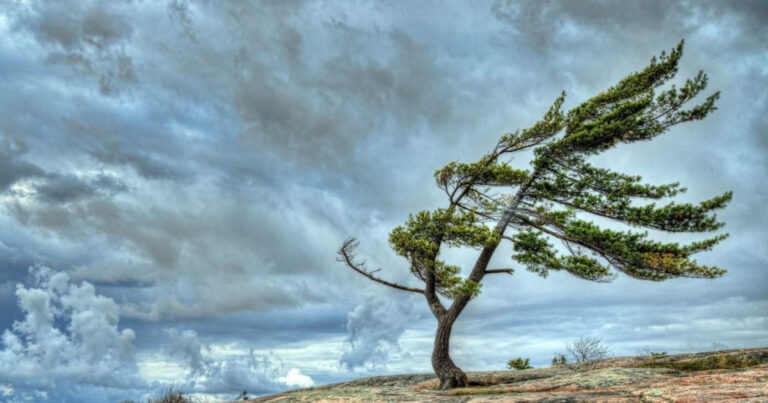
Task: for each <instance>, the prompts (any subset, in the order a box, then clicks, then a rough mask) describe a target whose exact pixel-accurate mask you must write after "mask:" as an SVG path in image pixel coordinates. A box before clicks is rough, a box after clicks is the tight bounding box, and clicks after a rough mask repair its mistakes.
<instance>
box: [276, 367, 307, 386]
mask: <svg viewBox="0 0 768 403" xmlns="http://www.w3.org/2000/svg"><path fill="white" fill-rule="evenodd" d="M278 380H279V381H280V382H282V383H284V384H286V385H288V386H296V387H299V388H308V387H310V386H312V385H314V384H315V382H314V381H313V380H312V378H310V377H309V376H307V375H304V374H302V373H301V370H300V369H298V368H291V369H289V370H288V373H287V374H285V376H281V377H280V378H278Z"/></svg>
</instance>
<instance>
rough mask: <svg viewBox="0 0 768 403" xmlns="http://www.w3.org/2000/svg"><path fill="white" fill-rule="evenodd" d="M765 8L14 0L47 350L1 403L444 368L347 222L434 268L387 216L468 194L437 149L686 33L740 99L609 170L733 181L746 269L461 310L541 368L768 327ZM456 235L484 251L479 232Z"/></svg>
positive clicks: (462, 330)
mask: <svg viewBox="0 0 768 403" xmlns="http://www.w3.org/2000/svg"><path fill="white" fill-rule="evenodd" d="M767 27H768V6H767V5H766V3H765V2H762V1H739V2H718V1H695V2H694V1H677V2H664V1H642V2H641V1H627V2H621V3H616V2H610V1H590V2H587V1H569V2H555V1H522V2H518V1H484V2H418V3H414V2H386V3H373V2H369V3H365V2H359V3H355V4H348V3H342V2H333V1H320V0H318V1H260V2H238V1H216V2H214V1H208V0H169V1H158V2H138V1H131V0H121V1H105V0H88V1H76V0H69V1H58V2H46V1H5V2H0V77H2V80H0V270H1V271H0V303H2V304H3V306H6V307H9V308H8V309H4V310H3V313H2V315H0V325H2V326H3V329H0V330H5V333H4V334H7V335H8V336H4V337H3V343H4V344H3V345H2V350H0V352H2V353H1V354H4V356H3V357H5V358H6V359H7V360H0V365H4V364H2V363H3V362H10V361H8V360H17V361H19V362H25V363H28V366H26V367H25V368H27V371H26V372H14V374H15V375H13V377H12V378H11V377H8V376H6V377H5V378H2V377H0V401H18V400H19V399H21V398H22V396H24V397H26V396H30V397H35V398H36V399H38V400H40V401H45V398H43V396H47V399H48V401H57V402H58V401H67V399H72V398H73V396H78V395H79V396H80V397H81V398H82V396H92V399H91V401H105V399H106V398H109V399H112V398H113V397H114V398H115V399H113V400H119V399H123V398H125V399H128V398H141V397H143V396H146V395H147V394H148V393H154V392H156V391H157V390H158V389H160V388H161V386H162V384H164V383H171V382H174V381H176V383H177V384H179V382H178V381H179V380H181V379H188V378H187V377H192V378H189V379H192V380H190V381H189V383H186V384H184V385H183V386H185V387H187V388H188V389H189V390H190V391H192V392H194V393H199V394H201V395H208V396H217V397H222V398H233V397H234V396H236V395H237V393H239V392H240V391H241V390H242V389H244V388H247V389H248V390H249V392H250V393H251V394H255V393H267V392H271V391H277V390H281V389H286V388H289V387H297V386H304V385H308V384H309V383H310V381H311V382H313V383H314V384H322V383H328V382H333V381H341V380H346V379H349V378H351V377H357V376H363V375H367V374H374V373H376V374H378V373H387V372H414V371H429V370H430V367H429V353H430V349H431V338H432V336H433V332H434V325H435V323H434V320H433V319H432V318H431V316H430V314H429V312H428V310H427V309H426V304H425V303H424V301H422V300H421V299H420V298H417V297H416V296H407V297H404V296H401V295H398V294H397V293H393V292H390V291H389V290H381V289H379V288H377V287H376V285H374V284H368V283H367V281H366V279H364V278H361V276H358V275H356V274H355V273H353V272H350V271H347V270H345V269H344V268H343V267H342V266H340V265H339V264H338V262H336V260H335V258H336V250H337V248H338V247H339V246H340V244H341V242H342V241H343V240H344V239H345V238H346V237H347V236H351V235H353V236H356V237H358V238H359V240H360V250H359V253H360V255H361V257H365V259H366V260H367V261H368V264H369V265H370V266H371V267H372V268H375V267H381V268H382V271H381V272H380V273H379V274H381V275H382V276H383V277H386V278H388V279H392V280H394V281H399V282H401V283H405V284H416V280H415V279H413V278H412V276H411V275H410V274H409V273H408V271H407V270H406V268H407V262H405V261H402V260H401V259H399V258H398V257H397V256H396V255H395V254H394V253H393V252H392V251H391V249H390V248H389V246H388V244H387V242H386V240H387V234H388V231H389V230H390V229H391V228H393V227H394V226H396V225H398V224H400V223H402V222H403V221H404V220H405V219H407V217H408V214H409V213H413V212H417V211H419V210H423V209H433V208H437V207H442V206H444V203H445V201H444V200H443V195H442V194H441V192H440V191H439V189H437V188H436V187H435V186H434V184H433V180H432V173H433V172H434V171H435V170H436V169H438V168H440V167H442V166H444V165H445V164H446V163H447V162H449V161H451V160H461V161H472V160H475V159H477V158H478V157H479V156H481V155H482V154H483V153H484V152H486V151H487V150H488V149H490V148H491V147H492V146H493V145H494V144H495V141H496V139H497V138H498V137H499V136H500V135H501V134H503V133H505V132H509V131H514V130H516V129H519V128H525V127H527V126H529V125H531V124H532V123H534V122H535V121H536V120H537V119H538V118H539V117H540V116H541V115H542V114H543V113H544V112H545V111H546V109H547V108H548V106H549V105H550V104H551V102H552V100H553V99H554V98H555V97H557V96H558V95H559V94H560V92H561V91H562V90H565V91H566V92H567V94H568V96H567V99H566V104H565V106H566V107H572V106H574V105H577V104H578V103H579V102H581V101H583V100H585V99H587V98H589V97H591V96H592V95H594V94H596V93H597V92H599V91H601V90H603V89H605V88H607V87H609V86H610V85H612V84H614V83H615V82H616V81H617V80H618V79H620V78H622V77H623V76H625V75H626V74H628V73H631V72H633V71H636V70H638V69H640V68H642V67H643V66H644V65H645V64H646V63H647V62H648V60H649V59H650V58H651V57H652V56H654V55H658V54H659V53H660V52H661V51H662V50H669V49H670V48H672V47H673V46H674V45H676V44H677V43H678V42H679V41H680V40H681V39H685V55H684V56H683V59H682V62H681V66H680V72H679V74H678V80H683V79H684V78H686V77H690V76H692V75H695V74H696V73H697V72H698V70H699V69H702V70H704V71H705V72H707V73H708V74H709V77H710V82H709V84H710V88H711V90H712V91H715V90H720V91H722V97H721V99H720V102H719V104H718V110H717V111H716V112H715V113H714V114H713V115H712V116H711V117H708V118H707V119H706V120H704V121H702V122H696V123H692V124H689V125H686V126H685V127H680V128H675V130H673V131H672V132H670V133H668V134H665V135H664V136H661V137H660V138H658V139H656V140H654V141H652V142H646V143H642V144H633V145H627V146H620V147H619V148H617V149H616V150H611V151H609V152H608V153H606V154H604V155H601V156H599V157H597V158H595V161H594V162H595V164H597V165H601V166H610V167H611V168H613V169H616V170H619V171H623V172H627V173H630V174H639V175H642V176H643V177H644V178H645V179H646V180H647V181H649V182H652V183H668V182H675V181H679V182H681V184H682V185H684V186H686V187H687V188H688V189H689V191H688V192H687V193H686V194H684V195H682V196H681V197H680V201H699V200H701V199H704V198H707V197H711V196H713V195H715V194H720V193H722V192H725V191H727V190H733V191H734V198H733V202H732V203H731V205H729V206H728V208H727V209H725V210H723V211H722V212H721V213H720V214H719V216H720V218H721V219H722V220H723V221H725V222H726V224H727V226H726V230H727V231H728V232H730V234H731V237H730V238H729V239H728V240H726V241H725V242H724V243H723V244H722V245H720V246H719V247H718V248H716V249H715V250H714V251H712V252H709V253H706V254H702V255H701V256H700V257H699V261H700V262H702V263H705V264H716V265H719V266H722V267H725V268H727V269H729V272H728V274H727V275H726V276H724V277H723V278H721V279H717V280H713V281H703V280H698V281H697V280H689V279H681V280H674V281H669V282H664V283H645V282H641V281H636V280H631V279H627V278H623V277H619V278H618V279H617V280H616V281H615V282H614V283H612V284H593V283H588V282H585V281H581V280H578V279H574V278H571V277H569V276H567V275H560V274H558V273H555V274H553V275H551V276H550V277H549V278H547V279H541V278H539V277H537V276H535V275H533V274H530V273H526V272H525V271H524V270H517V272H516V274H515V275H514V276H503V277H499V278H492V279H490V280H493V282H492V283H491V282H489V283H487V284H485V285H484V287H483V294H482V296H481V297H479V298H478V299H477V300H476V301H473V302H472V304H470V306H469V307H468V309H467V311H466V313H465V314H464V315H463V316H462V318H461V319H460V320H459V321H458V322H457V324H456V326H455V333H454V338H453V340H454V344H453V349H454V350H453V354H454V356H455V357H454V358H455V360H456V361H457V363H458V364H459V365H460V366H462V367H464V368H466V369H492V368H502V367H503V365H504V363H505V362H506V360H508V359H509V358H511V357H513V356H530V357H531V358H532V362H533V363H534V364H536V365H543V364H546V363H547V362H549V360H550V359H551V355H552V354H554V353H556V352H558V351H562V350H563V344H564V343H565V342H568V341H570V340H572V339H573V338H575V337H577V336H580V335H588V336H596V337H601V338H603V339H604V340H605V341H606V342H608V343H610V344H611V345H613V346H614V349H613V351H614V353H616V354H634V353H635V352H636V351H637V349H639V348H640V347H642V346H653V347H654V348H655V349H658V350H665V351H669V352H673V351H692V350H701V349H708V348H712V347H713V345H717V346H727V347H749V346H758V345H763V346H764V345H766V344H768V339H767V338H766V334H768V332H766V329H768V316H766V314H765V312H768V294H767V293H766V291H765V290H766V289H768V274H766V273H767V272H766V271H765V270H764V267H765V263H764V262H765V261H766V260H767V259H768V252H766V249H765V247H764V246H765V245H766V243H768V238H767V237H766V231H765V228H766V226H768V214H767V213H766V212H765V208H764V204H765V199H766V198H767V197H768V192H767V191H766V187H765V186H764V182H765V180H764V178H765V177H766V175H767V174H768V159H766V155H767V153H768V137H766V136H768V134H766V119H765V116H766V115H767V114H768V98H767V97H766V93H768V92H766V88H768V79H767V78H768V77H767V76H768V71H767V70H766V68H765V66H767V65H768V52H767V51H766V49H765V43H766V41H767V40H768V28H767ZM523 157H524V156H522V157H521V159H520V160H516V161H513V163H514V164H516V165H521V166H523V165H524V164H525V161H524V158H523ZM676 239H677V238H676ZM686 239H687V238H685V239H683V240H686ZM510 253H511V250H510V249H509V248H508V247H507V248H504V249H501V250H500V251H499V252H498V253H497V255H496V256H495V258H494V262H493V263H494V264H496V265H498V266H499V267H508V266H509V264H510V262H509V255H510ZM445 255H446V257H447V258H448V259H450V260H452V261H453V262H455V263H457V264H460V265H463V266H467V265H469V264H470V262H471V259H472V258H473V257H474V252H473V251H471V250H469V251H468V250H447V251H445ZM44 266H45V267H53V268H55V269H56V270H50V269H45V270H43V269H41V268H42V267H44ZM29 267H34V268H35V269H34V270H33V272H34V273H37V274H34V273H33V276H32V278H30V277H29V276H30V273H29V271H28V269H29ZM41 273H45V274H41ZM54 280H56V281H54ZM17 284H18V286H17ZM56 284H60V286H59V285H56ZM129 329H130V331H129ZM95 334H100V335H101V336H99V337H95V336H94V337H93V338H92V337H90V336H86V335H95ZM131 335H132V336H131ZM129 336H130V337H129ZM25 343H26V344H25ZM51 343H58V344H57V345H59V346H62V348H61V349H59V350H56V353H55V354H54V353H51V354H53V355H50V356H46V355H45V354H47V353H45V354H43V353H41V354H43V355H41V356H34V355H30V354H31V353H30V351H32V350H34V349H37V350H40V351H43V350H45V349H44V348H43V347H45V346H51V345H52V344H51ZM488 345H491V346H495V347H494V348H493V349H487V348H486V347H483V346H488ZM35 346H38V347H35ZM33 347H34V348H33ZM41 349H42V350H41ZM51 351H53V350H51ZM89 352H90V353H89ZM499 352H501V353H499ZM88 354H91V356H89V355H88ZM93 354H95V355H93ZM95 356H104V357H107V358H108V359H105V360H104V361H103V362H100V361H99V362H97V361H92V362H91V361H88V362H85V361H87V360H88V359H89V358H88V357H91V358H93V357H95ZM41 357H42V358H41ZM45 357H47V358H45ZM72 357H76V358H77V360H85V361H84V363H83V364H82V365H80V364H78V365H79V366H77V368H80V369H83V371H85V372H78V371H80V369H78V370H77V371H75V370H74V369H73V370H71V371H70V370H69V369H72V368H74V367H72V366H70V364H71V365H74V364H75V363H79V361H71V360H70V358H72ZM43 358H45V359H48V360H52V361H50V362H57V363H59V364H57V365H53V366H50V365H43V364H41V363H42V362H43V361H40V360H42V359H43ZM72 359H74V358H72ZM57 360H58V361H57ZM99 365H102V366H105V367H104V368H101V367H99V368H97V369H98V371H97V370H94V371H91V370H90V369H92V368H93V367H94V366H99ZM117 367H119V368H120V369H119V370H118V371H117V372H116V374H118V375H119V374H121V373H123V372H120V371H126V372H125V373H136V374H138V375H137V376H133V377H129V376H126V377H122V376H118V375H114V374H113V375H114V376H113V375H109V373H110V371H112V370H113V369H114V368H117ZM89 368H90V369H89ZM54 372H55V373H54ZM0 373H3V374H5V373H6V371H0ZM97 374H104V377H102V378H95V377H96V376H97ZM40 379H50V381H49V382H47V383H46V382H42V381H39V380H40ZM206 379H207V380H206ZM204 380H205V381H204ZM41 382H42V383H41ZM65 384H66V385H69V386H68V387H67V388H64V387H62V386H61V385H65ZM33 395H34V396H33ZM118 397H119V398H118ZM78 401H82V400H78Z"/></svg>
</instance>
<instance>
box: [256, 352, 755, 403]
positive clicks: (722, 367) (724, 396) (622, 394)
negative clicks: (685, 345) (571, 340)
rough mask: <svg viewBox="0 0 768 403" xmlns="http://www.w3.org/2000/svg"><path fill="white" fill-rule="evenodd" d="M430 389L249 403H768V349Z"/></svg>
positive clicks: (415, 385) (307, 392)
mask: <svg viewBox="0 0 768 403" xmlns="http://www.w3.org/2000/svg"><path fill="white" fill-rule="evenodd" d="M468 375H469V380H470V386H469V387H467V388H460V389H454V390H450V391H440V390H436V387H437V379H435V378H434V375H432V374H419V375H395V376H381V377H373V378H365V379H358V380H355V381H351V382H344V383H338V384H333V385H325V386H319V387H315V388H307V389H300V390H295V391H290V392H285V393H280V394H277V395H271V396H264V397H259V398H253V399H250V400H249V402H294V401H296V402H491V401H493V402H512V401H514V402H583V401H600V402H638V401H646V402H669V401H675V402H699V401H734V402H736V401H738V402H768V348H760V349H746V350H728V351H717V352H708V353H697V354H681V355H663V356H645V357H620V358H611V359H607V360H602V361H598V362H593V363H586V364H584V363H581V364H571V365H567V366H564V367H547V368H536V369H528V370H524V371H496V372H475V373H470V374H468Z"/></svg>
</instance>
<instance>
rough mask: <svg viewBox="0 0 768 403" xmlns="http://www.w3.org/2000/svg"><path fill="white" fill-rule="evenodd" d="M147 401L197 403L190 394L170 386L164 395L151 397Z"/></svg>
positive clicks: (152, 402)
mask: <svg viewBox="0 0 768 403" xmlns="http://www.w3.org/2000/svg"><path fill="white" fill-rule="evenodd" d="M147 403H195V400H194V399H192V397H190V396H189V395H185V394H184V392H182V391H181V390H178V389H176V388H175V387H173V386H170V387H168V389H167V390H166V391H165V392H164V393H163V394H162V396H160V397H157V398H150V399H149V400H147Z"/></svg>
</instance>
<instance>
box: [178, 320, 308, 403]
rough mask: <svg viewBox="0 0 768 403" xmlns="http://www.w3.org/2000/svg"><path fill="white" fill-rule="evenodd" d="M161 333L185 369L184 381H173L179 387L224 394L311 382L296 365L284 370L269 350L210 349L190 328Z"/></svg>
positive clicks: (305, 385) (274, 390)
mask: <svg viewBox="0 0 768 403" xmlns="http://www.w3.org/2000/svg"><path fill="white" fill-rule="evenodd" d="M165 333H166V335H167V336H168V339H169V342H168V344H167V345H166V352H167V353H168V354H169V355H170V356H172V357H176V358H178V359H180V360H182V361H183V362H184V364H185V366H186V368H187V369H188V373H187V375H186V377H185V379H186V382H185V383H182V384H177V385H178V387H180V388H181V389H184V390H188V391H194V392H197V393H205V394H214V395H224V396H226V395H227V394H229V395H232V394H236V393H239V392H240V391H242V390H247V391H248V393H249V394H251V395H259V394H264V393H272V392H277V391H280V390H285V389H288V388H289V387H307V386H312V385H313V384H314V381H313V380H312V378H311V377H309V376H307V375H305V374H302V373H301V370H300V369H298V368H291V369H289V370H288V371H287V372H286V371H285V368H284V367H285V366H284V364H283V361H282V360H281V359H280V358H279V357H277V356H276V355H275V354H273V353H268V354H264V355H259V354H256V353H254V351H253V350H245V351H244V350H242V349H238V348H217V349H214V348H212V347H211V346H210V345H207V344H205V343H203V342H202V341H201V340H200V339H199V337H198V335H197V332H196V331H194V330H182V331H180V330H178V329H167V330H166V331H165ZM214 350H216V353H214ZM222 352H226V353H225V354H222Z"/></svg>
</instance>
